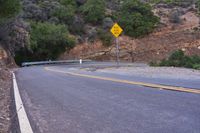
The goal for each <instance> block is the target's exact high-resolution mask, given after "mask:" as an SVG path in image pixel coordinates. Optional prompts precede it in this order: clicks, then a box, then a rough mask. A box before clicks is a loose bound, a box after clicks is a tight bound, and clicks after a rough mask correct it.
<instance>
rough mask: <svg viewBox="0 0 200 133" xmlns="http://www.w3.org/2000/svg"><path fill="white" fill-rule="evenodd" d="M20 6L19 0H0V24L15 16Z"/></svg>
mask: <svg viewBox="0 0 200 133" xmlns="http://www.w3.org/2000/svg"><path fill="white" fill-rule="evenodd" d="M20 8H21V5H20V1H19V0H0V24H1V23H3V22H5V21H6V20H7V19H10V18H12V17H14V16H16V15H17V14H18V13H19V11H20Z"/></svg>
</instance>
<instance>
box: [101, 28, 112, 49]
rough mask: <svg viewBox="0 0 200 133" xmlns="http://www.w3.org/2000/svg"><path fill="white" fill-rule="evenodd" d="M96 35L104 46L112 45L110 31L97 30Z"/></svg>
mask: <svg viewBox="0 0 200 133" xmlns="http://www.w3.org/2000/svg"><path fill="white" fill-rule="evenodd" d="M98 35H99V38H100V39H101V41H102V43H103V45H104V46H106V47H108V46H111V45H112V41H113V37H112V35H111V34H110V32H108V31H103V30H98Z"/></svg>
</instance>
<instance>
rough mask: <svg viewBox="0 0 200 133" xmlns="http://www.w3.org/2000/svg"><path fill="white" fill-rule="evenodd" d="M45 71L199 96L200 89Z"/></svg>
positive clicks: (50, 69) (51, 69)
mask: <svg viewBox="0 0 200 133" xmlns="http://www.w3.org/2000/svg"><path fill="white" fill-rule="evenodd" d="M45 70H48V71H53V72H59V73H64V74H70V75H73V76H79V77H85V78H93V79H99V80H106V81H112V82H118V83H125V84H132V85H140V86H146V87H151V88H157V89H165V90H171V91H179V92H187V93H195V94H200V89H190V88H185V87H175V86H169V85H159V84H152V83H145V82H136V81H129V80H121V79H115V78H107V77H100V76H93V75H86V74H78V73H73V72H66V71H62V70H56V69H53V68H49V67H45Z"/></svg>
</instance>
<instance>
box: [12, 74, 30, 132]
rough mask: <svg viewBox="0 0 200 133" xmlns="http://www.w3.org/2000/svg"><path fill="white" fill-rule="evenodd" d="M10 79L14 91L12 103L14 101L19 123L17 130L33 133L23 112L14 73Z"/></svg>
mask: <svg viewBox="0 0 200 133" xmlns="http://www.w3.org/2000/svg"><path fill="white" fill-rule="evenodd" d="M12 77H13V89H14V99H15V100H14V101H15V107H16V112H17V116H18V122H19V128H20V132H21V133H33V130H32V127H31V125H30V122H29V119H28V117H27V113H26V111H25V108H24V105H23V102H22V99H21V96H20V93H19V89H18V85H17V81H16V77H15V73H14V72H12Z"/></svg>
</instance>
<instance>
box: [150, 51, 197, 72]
mask: <svg viewBox="0 0 200 133" xmlns="http://www.w3.org/2000/svg"><path fill="white" fill-rule="evenodd" d="M150 65H151V66H173V67H185V68H193V69H198V70H200V56H197V55H194V56H187V55H185V54H184V52H183V51H182V50H178V51H175V52H174V53H172V55H171V56H170V57H169V58H168V59H164V60H162V61H161V62H159V63H157V62H151V63H150Z"/></svg>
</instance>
